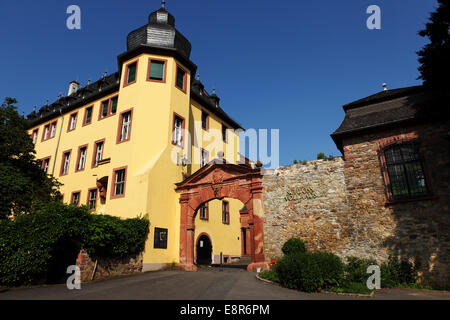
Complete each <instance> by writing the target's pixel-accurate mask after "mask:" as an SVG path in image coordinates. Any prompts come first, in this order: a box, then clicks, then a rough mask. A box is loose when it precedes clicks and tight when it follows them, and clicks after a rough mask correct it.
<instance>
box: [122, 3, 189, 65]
mask: <svg viewBox="0 0 450 320" xmlns="http://www.w3.org/2000/svg"><path fill="white" fill-rule="evenodd" d="M140 46H148V47H155V48H164V49H172V50H176V51H177V52H178V53H180V54H181V55H182V56H183V57H184V58H187V59H189V56H190V55H191V44H190V42H189V41H188V40H187V39H186V38H185V37H184V36H183V35H182V34H181V33H180V32H179V31H178V30H177V29H175V18H174V17H173V16H172V15H171V14H170V13H169V12H168V11H167V10H166V9H165V7H164V2H163V4H162V7H161V8H160V9H159V10H157V11H155V12H152V13H151V14H150V15H149V17H148V24H147V25H144V26H142V27H140V28H139V29H136V30H134V31H132V32H130V33H129V34H128V37H127V50H128V51H130V50H133V49H136V48H138V47H140Z"/></svg>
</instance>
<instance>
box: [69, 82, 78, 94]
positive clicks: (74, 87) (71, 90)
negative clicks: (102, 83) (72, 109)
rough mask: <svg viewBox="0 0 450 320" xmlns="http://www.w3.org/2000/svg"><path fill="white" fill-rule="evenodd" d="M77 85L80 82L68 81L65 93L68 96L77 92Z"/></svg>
mask: <svg viewBox="0 0 450 320" xmlns="http://www.w3.org/2000/svg"><path fill="white" fill-rule="evenodd" d="M79 85H80V84H79V83H78V82H76V81H71V82H70V83H69V91H68V92H67V95H68V96H70V95H71V94H73V93H75V92H77V90H78V86H79Z"/></svg>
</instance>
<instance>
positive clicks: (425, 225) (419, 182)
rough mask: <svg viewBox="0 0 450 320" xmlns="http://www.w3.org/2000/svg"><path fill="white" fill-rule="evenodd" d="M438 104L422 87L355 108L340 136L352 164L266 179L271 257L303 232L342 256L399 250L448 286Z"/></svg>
mask: <svg viewBox="0 0 450 320" xmlns="http://www.w3.org/2000/svg"><path fill="white" fill-rule="evenodd" d="M432 102H433V94H431V93H430V92H428V91H426V90H425V89H424V88H423V87H422V86H417V87H408V88H402V89H396V90H384V91H382V92H379V93H377V94H374V95H372V96H369V97H366V98H364V99H361V100H358V101H355V102H352V103H349V104H346V105H344V106H343V109H344V111H345V118H344V120H343V122H342V124H341V125H340V127H339V128H338V129H337V130H336V131H335V132H334V133H333V134H332V135H331V137H332V138H333V140H334V142H335V143H336V145H337V147H338V149H339V150H340V151H341V152H342V154H343V158H336V159H334V160H332V161H323V160H318V161H313V162H310V163H308V164H307V165H301V164H298V165H292V166H288V167H282V168H279V169H277V170H275V172H273V173H272V174H271V175H265V176H264V178H263V185H264V187H265V190H266V192H265V194H264V201H265V202H264V204H265V215H266V225H265V245H266V249H265V250H266V257H267V258H272V257H277V256H280V255H281V251H280V246H281V244H282V243H283V242H284V241H285V240H287V239H288V238H290V237H292V236H295V237H300V238H302V239H304V240H305V241H306V242H307V244H308V245H309V247H310V248H311V249H313V250H328V251H331V252H334V253H336V254H338V255H339V256H341V257H343V258H344V257H347V256H358V257H362V258H375V259H376V260H377V261H378V262H379V263H381V262H383V261H385V260H386V259H387V258H388V255H389V253H397V254H399V255H400V256H401V257H404V258H408V259H410V260H411V261H413V262H415V263H418V265H419V266H420V270H421V273H422V274H423V278H424V279H425V281H428V282H431V283H433V284H434V285H438V286H439V285H448V284H449V283H450V281H449V279H450V278H449V275H448V274H449V272H448V271H449V262H450V228H449V227H450V215H449V214H450V210H449V208H450V170H449V167H450V139H449V138H450V135H449V134H450V121H449V119H448V118H445V117H444V116H442V117H441V118H440V119H437V120H436V118H433V117H429V116H427V115H428V114H429V113H430V110H431V109H432V108H434V107H432Z"/></svg>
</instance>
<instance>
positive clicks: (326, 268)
mask: <svg viewBox="0 0 450 320" xmlns="http://www.w3.org/2000/svg"><path fill="white" fill-rule="evenodd" d="M311 255H312V258H313V259H314V260H315V262H316V263H317V265H318V266H319V271H320V277H321V278H322V280H323V286H322V288H321V289H328V288H331V287H336V286H340V285H342V284H343V283H344V268H345V265H344V263H343V262H342V261H341V259H340V258H339V257H338V256H336V255H334V254H332V253H329V252H320V251H317V252H313V253H312V254H311Z"/></svg>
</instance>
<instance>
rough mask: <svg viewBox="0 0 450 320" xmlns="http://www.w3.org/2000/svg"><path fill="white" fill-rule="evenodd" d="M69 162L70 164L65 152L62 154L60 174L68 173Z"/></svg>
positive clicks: (67, 153)
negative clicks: (62, 160)
mask: <svg viewBox="0 0 450 320" xmlns="http://www.w3.org/2000/svg"><path fill="white" fill-rule="evenodd" d="M69 162H70V152H66V153H64V162H63V169H62V174H67V172H69Z"/></svg>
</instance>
